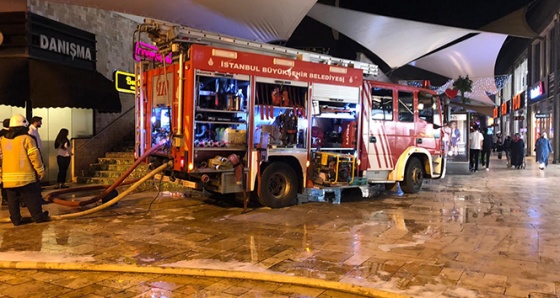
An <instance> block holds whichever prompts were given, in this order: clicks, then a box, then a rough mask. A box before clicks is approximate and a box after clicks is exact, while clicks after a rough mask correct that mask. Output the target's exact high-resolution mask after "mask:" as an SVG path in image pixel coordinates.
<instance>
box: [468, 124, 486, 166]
mask: <svg viewBox="0 0 560 298" xmlns="http://www.w3.org/2000/svg"><path fill="white" fill-rule="evenodd" d="M469 140H470V143H471V145H470V154H471V160H470V163H469V169H470V171H471V172H478V161H479V160H480V150H481V149H482V142H483V141H484V136H483V135H482V133H481V132H480V131H479V130H478V126H474V127H473V131H472V132H471V133H470V135H469Z"/></svg>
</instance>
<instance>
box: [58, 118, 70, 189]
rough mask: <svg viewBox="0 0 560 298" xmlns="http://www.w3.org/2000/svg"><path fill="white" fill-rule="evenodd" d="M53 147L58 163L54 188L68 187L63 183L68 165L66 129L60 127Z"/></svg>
mask: <svg viewBox="0 0 560 298" xmlns="http://www.w3.org/2000/svg"><path fill="white" fill-rule="evenodd" d="M54 148H55V149H56V163H57V164H58V176H57V178H56V183H57V186H56V187H55V188H56V189H59V188H68V187H69V186H67V185H66V184H65V183H66V174H67V172H68V166H69V165H70V150H69V149H70V140H68V129H66V128H62V129H60V131H59V132H58V135H57V136H56V139H55V141H54Z"/></svg>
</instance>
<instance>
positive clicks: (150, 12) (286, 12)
mask: <svg viewBox="0 0 560 298" xmlns="http://www.w3.org/2000/svg"><path fill="white" fill-rule="evenodd" d="M49 1H50V2H58V3H65V4H73V5H79V6H86V7H93V8H99V9H104V10H110V11H115V12H121V13H126V14H131V15H137V16H141V17H146V18H152V19H159V20H162V21H166V22H170V23H176V24H180V25H183V26H188V27H192V28H196V29H200V30H206V31H211V32H215V33H221V34H226V35H231V36H235V37H240V38H245V39H249V40H255V41H263V42H272V41H277V40H288V38H290V36H291V35H292V33H293V32H294V30H295V29H296V27H297V26H298V25H299V23H300V22H301V20H302V19H303V18H304V17H305V15H306V14H307V12H308V11H309V10H310V9H311V7H313V5H314V4H315V2H316V0H282V1H276V0H230V1H222V0H204V1H201V0H165V1H154V0H49Z"/></svg>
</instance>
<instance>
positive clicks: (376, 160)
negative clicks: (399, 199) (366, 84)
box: [362, 88, 395, 180]
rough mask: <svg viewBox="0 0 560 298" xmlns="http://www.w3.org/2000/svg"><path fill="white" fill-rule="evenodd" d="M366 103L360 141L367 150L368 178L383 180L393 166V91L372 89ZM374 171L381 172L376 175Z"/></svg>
mask: <svg viewBox="0 0 560 298" xmlns="http://www.w3.org/2000/svg"><path fill="white" fill-rule="evenodd" d="M366 101H367V102H364V119H363V121H364V126H363V128H364V129H363V130H362V131H363V135H362V139H363V142H365V145H366V146H365V148H367V167H366V169H367V170H368V178H369V179H376V180H385V179H386V178H387V175H385V172H386V171H387V170H392V169H393V167H394V165H395V162H394V159H393V157H392V151H393V146H392V144H393V143H394V142H395V122H394V121H395V119H394V115H393V105H394V103H393V90H391V89H385V88H373V89H372V94H371V97H370V98H367V99H366ZM362 162H363V161H362ZM375 171H381V172H379V173H377V174H376V173H375ZM374 176H375V177H374Z"/></svg>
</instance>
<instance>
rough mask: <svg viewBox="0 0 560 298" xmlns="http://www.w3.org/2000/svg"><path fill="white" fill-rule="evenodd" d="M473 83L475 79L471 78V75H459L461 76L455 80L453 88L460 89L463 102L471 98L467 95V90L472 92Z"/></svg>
mask: <svg viewBox="0 0 560 298" xmlns="http://www.w3.org/2000/svg"><path fill="white" fill-rule="evenodd" d="M472 84H473V81H472V80H471V79H469V75H467V76H465V77H464V78H463V77H462V76H459V78H458V79H456V80H455V82H453V88H454V89H456V90H458V91H459V93H460V94H461V101H462V102H463V103H467V102H469V99H468V98H466V97H465V92H472Z"/></svg>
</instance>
